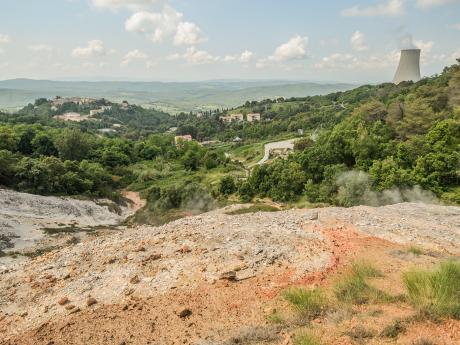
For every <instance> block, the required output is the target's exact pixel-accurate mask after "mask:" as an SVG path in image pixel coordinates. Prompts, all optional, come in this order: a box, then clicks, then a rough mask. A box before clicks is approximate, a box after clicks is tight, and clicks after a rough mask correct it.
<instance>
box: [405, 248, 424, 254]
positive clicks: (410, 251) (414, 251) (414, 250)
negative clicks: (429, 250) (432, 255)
mask: <svg viewBox="0 0 460 345" xmlns="http://www.w3.org/2000/svg"><path fill="white" fill-rule="evenodd" d="M407 251H408V252H409V253H411V254H414V255H416V256H420V255H423V250H422V249H420V248H418V247H414V246H412V247H410V248H409V249H408V250H407Z"/></svg>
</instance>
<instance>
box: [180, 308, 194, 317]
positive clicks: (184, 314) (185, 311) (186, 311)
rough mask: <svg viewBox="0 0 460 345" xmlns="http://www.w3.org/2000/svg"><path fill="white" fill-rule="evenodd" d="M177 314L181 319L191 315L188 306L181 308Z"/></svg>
mask: <svg viewBox="0 0 460 345" xmlns="http://www.w3.org/2000/svg"><path fill="white" fill-rule="evenodd" d="M177 315H178V316H179V317H180V318H182V319H185V318H187V317H190V316H191V315H192V311H191V310H190V309H188V308H185V309H182V310H181V311H180V312H178V313H177Z"/></svg>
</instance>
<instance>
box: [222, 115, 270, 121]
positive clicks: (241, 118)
mask: <svg viewBox="0 0 460 345" xmlns="http://www.w3.org/2000/svg"><path fill="white" fill-rule="evenodd" d="M220 119H221V121H223V122H225V123H232V122H244V120H245V118H244V115H243V114H229V115H227V116H221V117H220ZM260 119H261V116H260V114H259V113H250V114H247V115H246V121H247V122H256V121H260Z"/></svg>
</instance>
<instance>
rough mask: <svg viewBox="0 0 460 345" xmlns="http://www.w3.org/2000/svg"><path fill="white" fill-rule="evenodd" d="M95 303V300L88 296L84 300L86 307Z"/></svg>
mask: <svg viewBox="0 0 460 345" xmlns="http://www.w3.org/2000/svg"><path fill="white" fill-rule="evenodd" d="M96 303H97V300H96V299H95V298H93V297H89V298H88V299H87V300H86V305H87V306H88V307H91V306H92V305H95V304H96Z"/></svg>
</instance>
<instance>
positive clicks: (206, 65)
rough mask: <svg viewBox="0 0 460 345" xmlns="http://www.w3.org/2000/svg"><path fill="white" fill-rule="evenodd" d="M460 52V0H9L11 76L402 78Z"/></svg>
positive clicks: (6, 68)
mask: <svg viewBox="0 0 460 345" xmlns="http://www.w3.org/2000/svg"><path fill="white" fill-rule="evenodd" d="M413 46H415V47H419V48H422V50H423V58H422V60H423V61H422V73H423V74H424V75H431V74H434V73H436V72H439V71H441V70H442V68H443V66H445V65H449V64H452V63H454V61H455V59H454V58H455V57H460V1H458V0H367V1H366V0H350V1H348V0H346V1H345V0H340V1H339V0H332V1H307V0H303V1H300V0H283V1H275V0H250V1H249V0H40V1H37V0H0V79H8V78H17V77H29V78H41V79H80V80H96V79H105V80H114V79H119V80H128V79H129V80H172V81H182V80H209V79H291V80H294V79H296V80H297V79H299V80H311V81H342V82H378V81H387V80H391V77H392V74H393V73H394V70H395V69H396V65H397V61H398V52H399V49H401V48H409V47H413Z"/></svg>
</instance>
